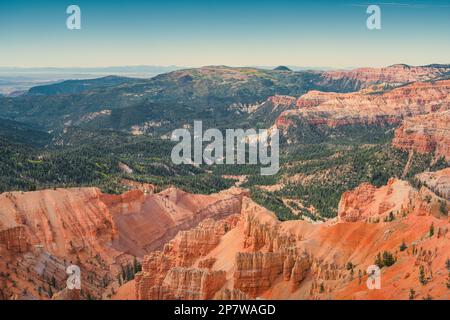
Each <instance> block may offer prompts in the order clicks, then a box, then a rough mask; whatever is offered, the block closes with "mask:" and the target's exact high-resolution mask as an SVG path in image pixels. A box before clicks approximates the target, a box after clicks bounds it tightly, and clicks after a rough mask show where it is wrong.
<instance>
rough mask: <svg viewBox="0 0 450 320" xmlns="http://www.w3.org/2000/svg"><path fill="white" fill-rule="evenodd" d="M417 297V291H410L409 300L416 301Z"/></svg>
mask: <svg viewBox="0 0 450 320" xmlns="http://www.w3.org/2000/svg"><path fill="white" fill-rule="evenodd" d="M415 296H416V291H414V289H409V300H414V297H415Z"/></svg>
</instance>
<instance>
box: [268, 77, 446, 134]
mask: <svg viewBox="0 0 450 320" xmlns="http://www.w3.org/2000/svg"><path fill="white" fill-rule="evenodd" d="M449 93H450V80H443V81H436V82H417V83H412V84H409V85H405V86H401V87H398V88H395V89H392V90H387V91H383V92H379V93H372V92H365V91H361V92H355V93H333V92H328V93H325V92H319V91H310V92H308V93H307V94H305V95H303V96H302V97H301V98H300V99H299V101H298V102H297V105H298V106H300V108H299V109H296V110H287V111H284V112H283V113H282V114H281V115H280V116H279V117H278V119H277V121H276V124H277V125H278V126H279V127H281V128H284V127H285V126H286V124H287V125H289V124H292V123H293V122H295V119H303V120H305V121H307V122H308V123H310V124H312V125H326V126H329V127H337V126H342V125H350V124H369V125H370V124H386V123H391V124H396V123H400V122H401V121H402V120H403V118H405V117H410V116H414V115H422V114H428V113H432V112H437V111H445V110H448V109H450V94H449Z"/></svg>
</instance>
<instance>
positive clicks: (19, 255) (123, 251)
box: [0, 188, 242, 299]
mask: <svg viewBox="0 0 450 320" xmlns="http://www.w3.org/2000/svg"><path fill="white" fill-rule="evenodd" d="M241 197H242V196H241V194H240V193H239V192H237V191H236V190H234V191H233V190H230V191H228V192H223V193H220V194H215V195H211V196H203V195H192V194H188V193H185V192H183V191H181V190H177V189H168V190H165V191H164V192H161V193H159V194H145V193H144V192H143V191H141V190H132V191H129V192H127V193H125V194H122V195H106V194H102V193H101V192H100V190H98V189H96V188H75V189H56V190H43V191H37V192H27V193H23V192H11V193H4V194H2V195H0V256H1V257H2V259H0V260H1V261H0V271H1V272H2V275H3V276H4V275H5V274H8V273H9V274H11V277H9V280H8V284H7V290H5V292H4V293H3V294H4V295H6V296H8V297H12V296H16V297H18V298H20V297H21V290H22V289H24V288H26V291H27V295H26V296H27V297H37V298H44V299H45V298H49V297H50V295H51V293H57V292H58V291H59V290H61V289H63V288H65V286H66V283H65V281H66V279H67V274H66V268H67V267H68V266H69V265H71V264H75V265H78V266H79V267H80V268H81V275H82V284H83V291H84V292H85V293H86V294H89V295H91V297H97V298H98V297H100V296H101V295H102V293H103V292H104V291H105V290H106V287H108V286H109V284H111V283H113V282H114V281H116V275H117V274H119V273H120V271H121V268H122V267H123V266H126V265H129V264H131V263H132V261H133V259H134V257H133V256H137V257H140V256H143V255H144V254H147V253H149V252H152V251H153V250H155V249H157V248H162V246H163V245H164V244H166V243H167V242H169V241H170V240H171V239H173V238H174V237H175V235H176V234H177V233H178V232H179V231H180V230H189V229H191V228H194V227H196V226H197V225H198V224H199V223H200V222H202V226H205V225H206V224H208V223H209V224H210V225H214V220H205V219H221V218H223V217H227V216H229V215H232V214H233V213H239V212H240V207H241ZM230 224H232V221H231V222H230ZM208 226H209V225H208ZM223 228H230V226H229V225H224V226H223ZM212 230H213V232H216V233H217V236H215V237H216V238H214V237H212V238H210V237H209V236H210V233H201V232H200V233H195V232H192V231H186V233H181V234H182V236H181V237H180V241H178V242H173V243H172V245H173V246H175V247H176V248H177V247H183V246H186V245H187V243H189V241H191V240H192V241H194V242H195V243H196V245H198V246H204V247H205V248H204V249H202V250H206V251H207V250H208V248H209V247H210V246H211V242H212V243H215V242H217V241H218V239H217V237H218V236H219V235H220V234H221V232H222V233H223V232H225V231H224V230H222V231H221V230H216V229H212ZM214 241H215V242H214ZM187 249H192V248H191V247H188V248H187ZM175 250H177V249H175ZM178 258H179V261H189V259H191V258H190V256H189V254H188V253H186V255H185V256H183V257H178ZM183 264H188V263H187V262H184V263H183V262H180V265H183ZM13 282H15V283H16V286H13V285H12V284H13ZM50 292H51V293H50ZM60 296H61V295H60ZM62 296H65V295H62Z"/></svg>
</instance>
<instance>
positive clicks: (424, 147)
mask: <svg viewBox="0 0 450 320" xmlns="http://www.w3.org/2000/svg"><path fill="white" fill-rule="evenodd" d="M449 97H450V94H449ZM392 145H393V146H394V147H396V148H399V149H403V150H414V151H416V152H418V153H422V154H428V153H434V154H435V157H436V158H440V157H443V158H444V159H445V160H446V161H450V110H447V111H443V112H436V113H430V114H425V115H420V116H415V117H411V118H407V119H405V120H404V121H403V124H402V125H401V126H400V127H399V128H398V129H397V130H396V131H395V137H394V139H393V141H392Z"/></svg>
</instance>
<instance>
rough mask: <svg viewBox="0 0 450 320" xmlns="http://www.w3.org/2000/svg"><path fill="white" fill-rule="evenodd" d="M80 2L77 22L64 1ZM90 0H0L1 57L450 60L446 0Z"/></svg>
mask: <svg viewBox="0 0 450 320" xmlns="http://www.w3.org/2000/svg"><path fill="white" fill-rule="evenodd" d="M71 4H76V5H78V6H79V7H80V8H81V30H68V29H67V28H66V19H67V17H68V16H69V15H68V14H66V8H67V7H68V6H69V5H71ZM369 4H370V3H365V4H364V3H361V2H358V1H354V0H350V1H329V0H328V1H321V2H302V1H296V2H293V1H288V0H279V1H276V2H274V1H266V0H260V1H253V0H251V1H245V2H243V1H236V0H229V1H214V2H211V1H202V0H195V1H190V2H189V3H186V2H183V1H179V0H169V1H133V2H123V1H103V0H97V1H87V0H79V1H74V2H73V3H72V2H67V1H62V2H60V3H57V4H55V2H54V1H40V2H39V3H36V2H35V1H30V0H17V1H14V2H2V3H0V43H2V48H1V50H0V61H2V62H1V63H2V65H3V67H24V68H27V67H28V68H29V67H58V68H61V67H65V68H76V67H79V68H89V67H95V68H98V67H105V66H106V67H111V66H127V65H134V66H141V65H151V66H188V67H200V66H205V65H227V66H254V65H261V66H278V65H291V66H306V67H314V68H320V67H321V66H323V67H325V66H326V67H332V68H335V69H347V68H353V67H359V66H364V67H381V66H388V65H392V64H396V63H405V64H409V65H427V64H431V63H448V61H445V60H448V57H449V56H450V39H449V37H448V30H450V19H449V14H450V1H448V0H438V1H432V2H431V1H428V2H425V1H417V0H412V1H408V2H405V1H400V0H399V1H397V2H396V3H372V4H378V5H379V6H380V8H381V23H382V28H381V30H369V29H368V28H367V27H366V20H367V18H368V16H369V15H368V14H367V13H366V9H367V6H368V5H369Z"/></svg>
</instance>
